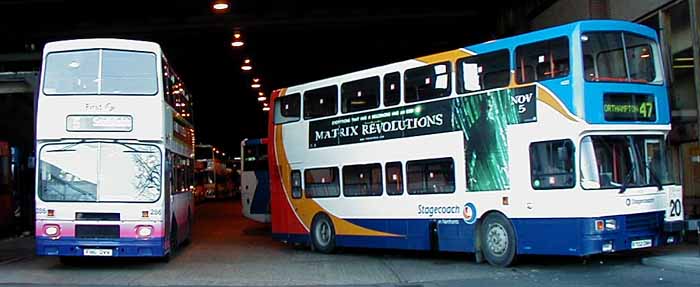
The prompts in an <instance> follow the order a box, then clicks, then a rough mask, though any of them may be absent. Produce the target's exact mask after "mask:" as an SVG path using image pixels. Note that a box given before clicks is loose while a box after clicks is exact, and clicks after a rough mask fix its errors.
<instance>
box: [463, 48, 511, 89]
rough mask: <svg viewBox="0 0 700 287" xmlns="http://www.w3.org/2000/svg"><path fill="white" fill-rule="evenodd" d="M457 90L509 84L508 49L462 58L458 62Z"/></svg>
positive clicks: (488, 87)
mask: <svg viewBox="0 0 700 287" xmlns="http://www.w3.org/2000/svg"><path fill="white" fill-rule="evenodd" d="M457 75H458V76H457V83H458V86H457V92H458V93H460V94H464V93H469V92H476V91H481V90H488V89H494V88H500V87H506V86H508V84H509V82H510V53H509V52H508V50H500V51H496V52H491V53H486V54H482V55H476V56H470V57H466V58H462V59H460V60H459V61H458V62H457Z"/></svg>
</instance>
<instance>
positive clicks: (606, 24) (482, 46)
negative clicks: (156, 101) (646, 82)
mask: <svg viewBox="0 0 700 287" xmlns="http://www.w3.org/2000/svg"><path fill="white" fill-rule="evenodd" d="M577 31H632V32H634V33H636V34H639V35H642V36H645V37H647V38H651V39H654V40H655V41H656V40H657V35H656V31H654V30H653V29H651V28H649V27H647V26H643V25H641V24H637V23H633V22H628V21H622V20H580V21H575V22H571V23H568V24H563V25H559V26H554V27H550V28H545V29H541V30H537V31H532V32H527V33H523V34H520V35H515V36H511V37H507V38H502V39H497V40H492V41H488V42H484V43H479V44H475V45H470V46H466V47H463V48H459V49H456V50H453V51H445V52H441V53H435V54H431V55H427V56H423V57H418V58H414V59H409V60H404V61H399V62H393V63H390V64H386V65H382V66H377V67H373V68H369V69H364V70H359V71H354V72H351V73H347V74H342V75H338V76H334V77H330V78H326V79H321V80H316V81H312V82H307V83H302V84H299V85H294V86H289V87H287V88H286V89H288V90H289V92H288V94H289V93H295V92H297V91H303V90H305V89H313V88H316V87H322V86H328V85H334V84H337V83H338V82H339V81H350V80H353V79H360V78H365V77H367V75H368V74H370V73H372V74H376V75H383V74H384V73H390V72H395V71H398V70H403V69H406V68H412V67H417V66H422V65H424V63H422V62H420V61H421V60H420V59H421V58H430V57H431V56H436V55H441V54H447V55H449V54H450V53H451V52H454V51H457V53H454V55H459V54H463V55H470V54H480V53H486V52H490V51H496V50H501V49H515V48H516V47H517V46H519V45H522V44H527V43H532V42H538V41H542V40H546V39H551V38H554V37H557V36H563V35H570V34H572V33H574V32H577ZM277 90H281V89H277Z"/></svg>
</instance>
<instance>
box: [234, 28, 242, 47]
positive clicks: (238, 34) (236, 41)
mask: <svg viewBox="0 0 700 287" xmlns="http://www.w3.org/2000/svg"><path fill="white" fill-rule="evenodd" d="M244 44H245V43H244V42H243V36H242V35H241V32H240V31H235V32H233V39H232V40H231V47H242V46H243V45H244Z"/></svg>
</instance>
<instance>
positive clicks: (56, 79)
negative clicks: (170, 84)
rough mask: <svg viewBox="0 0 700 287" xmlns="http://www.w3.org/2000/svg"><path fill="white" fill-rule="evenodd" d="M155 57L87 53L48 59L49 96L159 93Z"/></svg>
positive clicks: (46, 85)
mask: <svg viewBox="0 0 700 287" xmlns="http://www.w3.org/2000/svg"><path fill="white" fill-rule="evenodd" d="M157 73H158V72H157V65H156V55H155V54H153V53H146V52H133V51H116V50H87V51H71V52H56V53H50V54H48V56H46V68H45V74H44V93H45V94H47V95H103V94H105V95H154V94H156V93H157V92H158V77H157V76H156V75H157Z"/></svg>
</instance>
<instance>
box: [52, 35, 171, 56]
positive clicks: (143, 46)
mask: <svg viewBox="0 0 700 287" xmlns="http://www.w3.org/2000/svg"><path fill="white" fill-rule="evenodd" d="M99 48H103V49H117V50H133V51H144V52H152V53H156V54H159V53H160V52H161V49H160V45H158V43H154V42H147V41H138V40H126V39H113V38H95V39H77V40H65V41H56V42H49V43H46V46H44V55H46V54H48V53H51V52H56V51H69V50H84V49H99Z"/></svg>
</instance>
